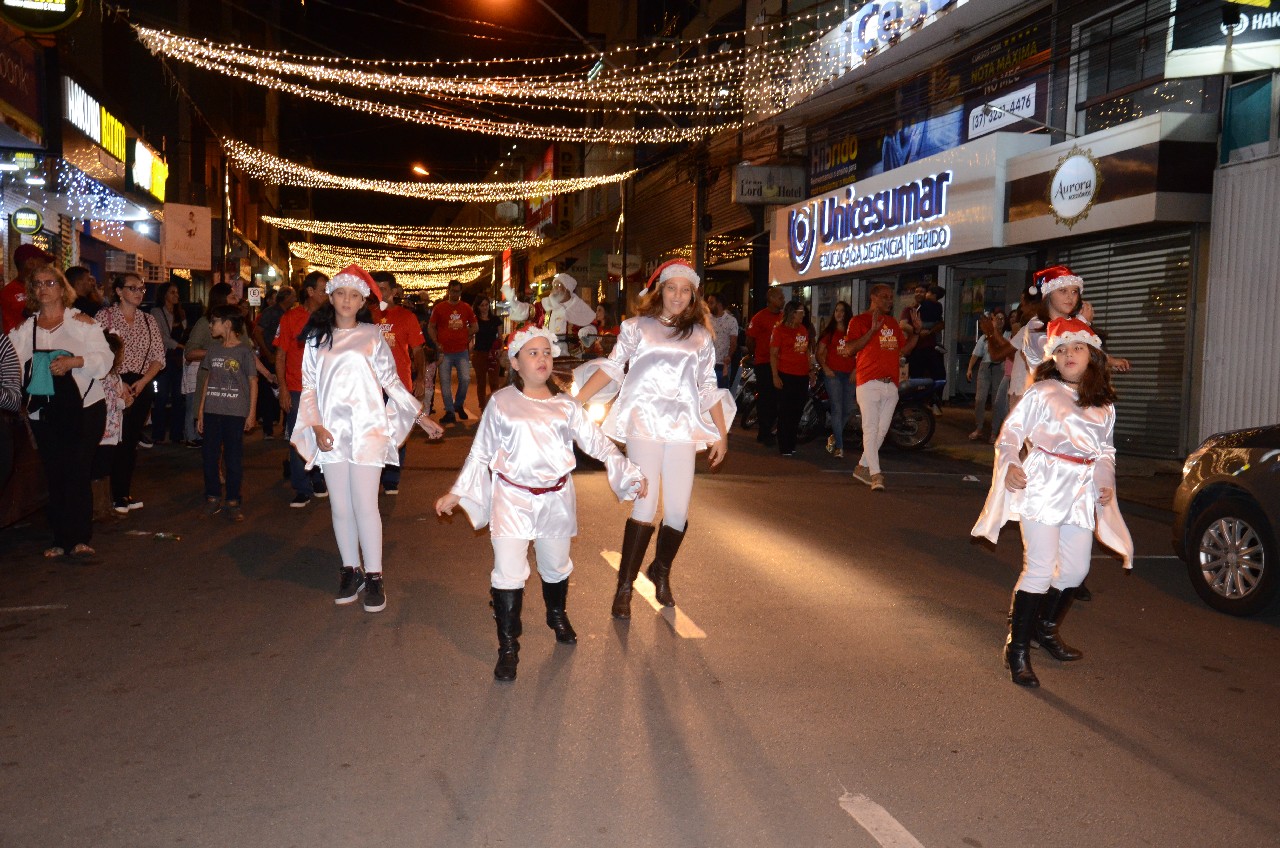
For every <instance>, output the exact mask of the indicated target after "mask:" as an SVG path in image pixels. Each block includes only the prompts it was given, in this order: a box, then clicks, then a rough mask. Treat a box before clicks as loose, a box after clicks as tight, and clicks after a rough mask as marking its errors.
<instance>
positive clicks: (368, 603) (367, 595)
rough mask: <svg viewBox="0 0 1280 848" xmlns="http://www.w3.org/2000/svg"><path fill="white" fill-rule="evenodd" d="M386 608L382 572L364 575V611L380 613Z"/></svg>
mask: <svg viewBox="0 0 1280 848" xmlns="http://www.w3.org/2000/svg"><path fill="white" fill-rule="evenodd" d="M386 608H387V593H386V592H384V591H383V590H382V572H381V571H378V572H375V573H373V574H366V575H365V578H364V611H365V612H382V611H383V610H384V609H386Z"/></svg>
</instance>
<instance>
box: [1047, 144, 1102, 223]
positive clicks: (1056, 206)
mask: <svg viewBox="0 0 1280 848" xmlns="http://www.w3.org/2000/svg"><path fill="white" fill-rule="evenodd" d="M1101 183H1102V175H1101V173H1100V172H1099V170H1098V160H1097V159H1094V158H1093V153H1092V152H1091V151H1089V150H1084V149H1081V148H1079V147H1076V146H1074V145H1073V146H1072V148H1071V150H1069V151H1068V152H1067V153H1066V154H1064V155H1063V156H1062V158H1061V159H1059V160H1058V168H1057V170H1056V171H1054V172H1053V179H1051V180H1050V181H1049V188H1048V195H1049V210H1050V212H1051V213H1052V215H1053V217H1055V218H1057V219H1058V223H1059V224H1065V225H1066V227H1067V229H1071V228H1072V227H1074V226H1075V225H1076V224H1078V223H1079V222H1080V221H1082V220H1084V219H1085V218H1086V217H1088V215H1089V210H1090V209H1092V208H1093V202H1094V200H1095V199H1096V198H1097V197H1098V186H1099V185H1100V184H1101Z"/></svg>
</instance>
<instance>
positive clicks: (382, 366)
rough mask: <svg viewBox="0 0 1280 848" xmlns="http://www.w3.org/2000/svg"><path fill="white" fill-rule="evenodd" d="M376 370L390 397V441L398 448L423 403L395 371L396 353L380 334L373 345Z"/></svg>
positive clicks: (384, 390)
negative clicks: (405, 385)
mask: <svg viewBox="0 0 1280 848" xmlns="http://www.w3.org/2000/svg"><path fill="white" fill-rule="evenodd" d="M373 371H374V373H375V374H376V375H377V377H378V382H379V383H380V384H381V385H382V391H383V393H385V394H386V396H387V404H386V410H387V425H388V426H389V427H390V435H391V441H392V442H393V443H394V444H395V446H396V447H397V448H398V447H399V446H400V445H403V444H404V442H405V439H407V438H409V434H410V433H411V432H413V424H414V421H415V420H417V417H418V414H419V413H420V412H422V404H421V403H419V402H418V399H417V398H416V397H414V396H413V393H412V392H410V391H409V390H408V389H406V388H405V387H404V383H402V382H401V381H400V375H399V373H397V372H396V359H395V355H394V354H392V352H391V346H390V345H388V344H387V342H386V339H385V338H383V336H382V335H381V334H379V335H378V338H377V341H376V342H374V346H373ZM399 459H400V457H399V454H398V453H397V455H396V463H395V464H397V465H398V464H399Z"/></svg>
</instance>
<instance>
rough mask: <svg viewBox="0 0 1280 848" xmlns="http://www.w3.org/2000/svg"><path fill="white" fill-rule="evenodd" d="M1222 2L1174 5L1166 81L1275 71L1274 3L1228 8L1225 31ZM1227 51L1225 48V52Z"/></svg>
mask: <svg viewBox="0 0 1280 848" xmlns="http://www.w3.org/2000/svg"><path fill="white" fill-rule="evenodd" d="M1224 5H1226V4H1222V3H1209V2H1205V0H1177V2H1176V3H1175V4H1174V17H1173V38H1172V39H1171V43H1170V50H1169V55H1168V57H1167V58H1166V59H1165V70H1164V75H1165V76H1166V77H1171V78H1172V77H1203V76H1218V75H1221V74H1232V73H1243V72H1247V71H1259V70H1266V69H1268V68H1280V0H1269V2H1268V0H1255V1H1254V2H1252V3H1250V4H1248V5H1244V4H1241V5H1238V6H1235V7H1234V9H1235V11H1236V12H1238V13H1239V15H1240V17H1239V20H1238V21H1237V22H1236V23H1235V24H1234V25H1231V26H1228V24H1227V22H1226V20H1225V19H1224V17H1223V6H1224ZM1228 47H1230V49H1228Z"/></svg>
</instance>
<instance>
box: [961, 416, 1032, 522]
mask: <svg viewBox="0 0 1280 848" xmlns="http://www.w3.org/2000/svg"><path fill="white" fill-rule="evenodd" d="M1038 403H1039V398H1038V397H1037V395H1036V394H1035V393H1034V392H1032V393H1028V394H1027V395H1026V396H1025V397H1023V398H1022V400H1020V401H1018V403H1017V405H1016V406H1014V408H1013V409H1011V410H1010V411H1009V414H1008V416H1007V417H1006V418H1005V419H1004V425H1003V426H1002V427H1001V428H1000V436H999V437H998V438H997V439H996V448H995V464H994V467H993V468H992V471H991V490H990V491H989V492H987V500H986V503H984V504H983V506H982V512H981V513H980V514H979V515H978V521H977V523H976V524H974V525H973V529H972V530H970V531H969V533H970V535H972V536H978V537H981V538H984V539H986V540H987V541H989V542H995V541H996V540H997V539H998V538H999V537H1000V528H1001V527H1003V526H1004V525H1005V523H1006V522H1008V521H1009V520H1010V519H1017V518H1018V516H1019V512H1020V508H1021V506H1022V498H1023V493H1024V492H1025V490H1019V491H1016V492H1010V491H1009V490H1008V489H1007V488H1005V481H1006V480H1007V479H1008V477H1009V469H1010V468H1011V467H1013V466H1015V465H1016V466H1018V467H1019V468H1021V467H1022V463H1021V461H1020V460H1019V454H1020V453H1021V452H1022V445H1023V443H1024V442H1025V441H1026V438H1027V421H1028V419H1029V418H1032V419H1033V418H1034V417H1035V416H1036V415H1037V414H1039V410H1037V409H1036V408H1035V407H1036V406H1037V404H1038Z"/></svg>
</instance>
